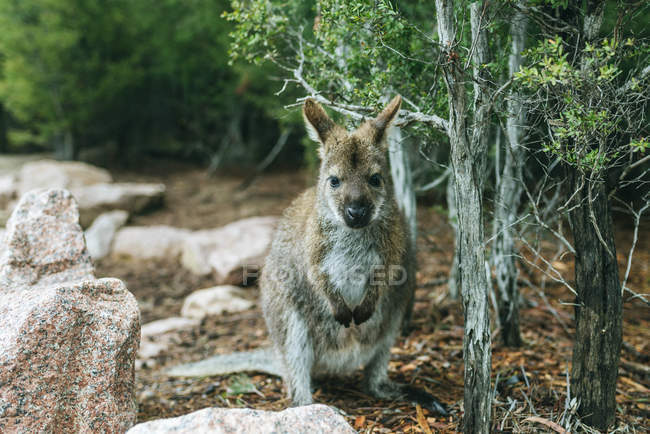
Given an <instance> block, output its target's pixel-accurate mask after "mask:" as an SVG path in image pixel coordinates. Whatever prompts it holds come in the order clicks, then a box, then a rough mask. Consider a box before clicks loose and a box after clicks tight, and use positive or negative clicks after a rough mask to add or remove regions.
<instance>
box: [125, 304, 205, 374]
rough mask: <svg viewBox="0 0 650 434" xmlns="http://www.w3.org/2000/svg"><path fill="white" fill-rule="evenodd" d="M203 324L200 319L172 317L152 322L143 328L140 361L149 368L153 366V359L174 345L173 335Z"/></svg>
mask: <svg viewBox="0 0 650 434" xmlns="http://www.w3.org/2000/svg"><path fill="white" fill-rule="evenodd" d="M200 323H201V321H200V320H198V319H192V318H183V317H178V316H177V317H171V318H165V319H161V320H157V321H152V322H150V323H147V324H145V325H143V326H142V332H141V338H140V351H139V352H138V359H139V360H140V361H141V362H146V365H147V366H151V365H152V361H151V360H149V359H152V358H154V357H158V356H159V355H160V354H162V353H163V352H165V351H167V349H168V348H169V347H170V345H171V344H172V336H171V335H172V333H173V332H177V331H181V330H189V329H191V328H192V327H196V326H197V325H199V324H200Z"/></svg>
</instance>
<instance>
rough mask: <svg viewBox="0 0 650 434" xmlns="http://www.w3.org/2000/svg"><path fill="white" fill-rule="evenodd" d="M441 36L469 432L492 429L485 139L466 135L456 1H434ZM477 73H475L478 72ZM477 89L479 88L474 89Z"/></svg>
mask: <svg viewBox="0 0 650 434" xmlns="http://www.w3.org/2000/svg"><path fill="white" fill-rule="evenodd" d="M484 6H485V5H484V2H483V1H480V2H476V3H473V4H471V6H470V11H471V22H472V34H473V38H472V39H473V41H475V47H474V55H473V61H474V62H475V64H477V65H482V64H483V62H481V63H477V62H476V60H477V59H481V58H483V57H484V56H485V55H486V53H485V49H486V48H487V41H486V38H485V33H484V31H483V30H481V29H480V25H479V23H480V21H481V16H482V12H483V11H484ZM436 16H437V20H438V34H439V36H440V42H441V44H442V47H443V49H444V50H446V51H447V52H446V53H445V54H446V55H447V56H446V57H447V59H448V62H447V63H446V64H445V66H444V68H443V72H444V77H445V81H446V84H447V91H448V95H449V131H448V134H449V140H450V144H451V160H452V167H453V172H454V186H455V190H456V205H457V210H458V231H459V239H458V252H459V258H460V281H459V284H460V288H461V292H462V297H463V307H464V315H465V334H464V338H463V356H464V359H465V388H464V410H465V416H464V421H463V429H464V432H466V433H488V432H489V431H490V411H491V401H492V400H491V388H490V370H491V347H490V345H491V337H490V326H489V315H488V282H487V276H486V273H485V247H484V243H483V242H484V239H483V238H484V237H483V219H482V215H483V206H482V197H481V196H482V194H481V186H482V184H483V182H482V177H483V176H484V171H483V166H484V165H483V159H484V153H485V147H484V144H485V140H482V139H481V138H480V137H477V136H476V134H473V135H472V140H470V137H469V135H468V133H469V131H468V124H467V108H468V104H467V95H466V89H465V83H464V80H463V76H462V75H463V72H462V70H461V69H462V65H461V64H459V61H458V55H457V54H456V53H455V52H454V50H455V44H456V29H455V22H454V5H453V2H452V1H451V0H436ZM475 76H476V74H475ZM475 93H476V91H475ZM482 96H483V93H482V92H480V94H479V95H475V98H478V99H475V106H476V107H477V109H476V110H475V125H474V127H475V128H476V126H477V125H482V122H483V120H484V119H482V118H481V116H482V115H481V113H482V109H483V105H484V102H485V101H484V100H483V99H482Z"/></svg>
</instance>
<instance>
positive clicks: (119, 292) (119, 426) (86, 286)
mask: <svg viewBox="0 0 650 434" xmlns="http://www.w3.org/2000/svg"><path fill="white" fill-rule="evenodd" d="M78 217H79V213H78V210H77V205H76V202H75V200H74V198H73V197H72V195H71V194H70V193H69V192H67V191H65V190H35V191H32V192H29V193H27V194H26V195H25V196H23V198H22V199H21V201H20V203H19V204H18V206H17V207H16V209H15V210H14V212H13V214H12V216H11V218H10V219H9V222H8V224H7V232H6V234H5V244H4V247H5V248H4V249H3V251H2V252H1V253H0V299H1V300H2V303H0V318H2V323H0V432H124V431H125V430H127V429H128V428H129V427H130V426H131V425H132V424H133V423H134V422H135V415H136V409H137V406H136V402H135V393H134V361H135V356H136V353H137V349H138V342H139V334H140V320H139V312H138V307H137V303H136V301H135V298H134V297H133V295H132V294H131V293H130V292H129V291H128V290H127V289H126V287H125V286H124V284H123V283H122V282H121V281H119V280H117V279H95V278H94V276H93V268H92V265H91V262H90V258H89V256H88V252H87V249H86V246H85V243H84V237H83V232H82V231H81V227H80V226H79V224H78Z"/></svg>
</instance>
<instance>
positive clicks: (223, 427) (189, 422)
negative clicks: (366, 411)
mask: <svg viewBox="0 0 650 434" xmlns="http://www.w3.org/2000/svg"><path fill="white" fill-rule="evenodd" d="M355 432H356V431H355V430H353V429H352V427H351V426H350V425H349V424H348V423H347V422H346V420H345V419H344V418H343V416H341V415H340V414H338V413H337V412H336V410H334V409H333V408H331V407H328V406H326V405H322V404H314V405H307V406H304V407H294V408H288V409H286V410H284V411H280V412H275V411H262V410H252V409H250V408H204V409H203V410H199V411H195V412H194V413H190V414H186V415H185V416H180V417H174V418H170V419H159V420H154V421H151V422H145V423H141V424H139V425H136V426H134V427H133V428H131V429H130V430H129V431H128V433H127V434H148V433H152V434H153V433H156V434H158V433H175V434H185V433H186V434H194V433H215V434H217V433H224V434H225V433H228V434H235V433H241V434H244V433H247V434H248V433H250V434H259V433H294V434H318V433H327V434H330V433H332V434H339V433H340V434H348V433H355Z"/></svg>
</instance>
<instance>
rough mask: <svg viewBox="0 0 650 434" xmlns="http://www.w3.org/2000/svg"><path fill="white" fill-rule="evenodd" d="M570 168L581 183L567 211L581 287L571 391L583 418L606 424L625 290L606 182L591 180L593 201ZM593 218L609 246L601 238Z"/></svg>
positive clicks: (610, 416)
mask: <svg viewBox="0 0 650 434" xmlns="http://www.w3.org/2000/svg"><path fill="white" fill-rule="evenodd" d="M570 170H571V172H572V173H571V174H570V178H571V179H572V182H571V187H572V188H573V190H572V191H575V189H578V188H580V193H579V197H577V198H576V199H577V200H581V206H577V207H575V208H573V211H571V212H570V213H569V221H570V223H571V229H572V232H573V238H574V245H575V250H576V259H575V275H576V290H577V292H578V296H577V297H576V307H575V319H576V336H575V341H574V344H573V361H572V367H571V391H572V393H573V394H574V396H576V397H577V398H578V399H579V401H580V406H579V413H580V415H581V417H582V420H583V422H585V423H587V424H589V425H592V426H594V427H596V428H598V429H601V430H606V429H607V427H608V426H609V425H610V424H611V423H612V422H614V416H615V412H616V400H615V397H616V379H617V377H618V363H619V357H620V351H621V334H622V300H621V299H622V294H621V284H620V281H619V276H618V265H617V263H616V246H615V244H614V233H613V230H612V217H611V213H610V208H609V202H608V199H607V190H606V187H605V184H604V182H600V183H598V184H596V185H592V192H591V198H592V199H593V201H592V202H591V203H589V193H588V188H589V185H588V183H585V184H583V185H582V187H581V186H580V182H579V179H578V175H577V174H576V173H575V169H572V168H571V169H570ZM592 212H593V219H592V215H591V213H592ZM594 219H595V222H596V224H597V226H598V230H599V231H600V235H601V236H602V238H603V241H604V242H605V245H606V246H607V248H606V247H605V245H603V243H602V242H601V240H600V239H599V238H598V234H597V232H596V229H595V227H594ZM608 250H609V251H608Z"/></svg>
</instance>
